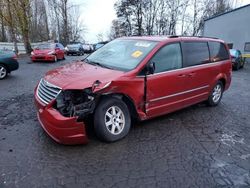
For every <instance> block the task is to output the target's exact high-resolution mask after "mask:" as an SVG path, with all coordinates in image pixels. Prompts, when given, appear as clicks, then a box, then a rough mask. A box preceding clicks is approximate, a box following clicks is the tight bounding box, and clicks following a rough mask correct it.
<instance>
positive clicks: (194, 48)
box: [182, 42, 209, 67]
mask: <svg viewBox="0 0 250 188" xmlns="http://www.w3.org/2000/svg"><path fill="white" fill-rule="evenodd" d="M182 46H183V55H184V60H185V63H184V65H185V67H189V66H194V65H201V64H204V63H209V51H208V45H207V42H184V43H183V45H182Z"/></svg>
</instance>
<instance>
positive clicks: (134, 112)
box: [35, 36, 232, 144]
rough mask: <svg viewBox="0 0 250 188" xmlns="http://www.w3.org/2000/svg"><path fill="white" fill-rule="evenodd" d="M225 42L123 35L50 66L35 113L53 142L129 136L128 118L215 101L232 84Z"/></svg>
mask: <svg viewBox="0 0 250 188" xmlns="http://www.w3.org/2000/svg"><path fill="white" fill-rule="evenodd" d="M231 75H232V63H231V59H230V55H229V50H228V47H227V45H226V44H225V43H224V42H223V41H222V40H219V39H214V38H205V37H179V36H161V37H160V36H159V37H126V38H119V39H116V40H113V41H111V42H110V43H108V44H106V45H105V46H103V47H102V48H100V49H99V50H97V51H96V52H94V53H93V54H91V55H90V56H88V57H87V58H86V59H84V60H82V61H79V62H75V63H72V64H68V65H66V66H63V67H59V68H57V69H54V70H51V71H49V72H48V73H47V74H46V75H45V76H44V78H42V79H41V80H40V82H39V84H38V85H37V87H36V89H35V104H36V106H37V111H38V112H37V115H38V119H39V121H40V123H41V125H42V127H43V129H44V130H45V131H46V132H47V133H48V135H50V136H51V137H52V138H53V139H54V140H55V141H57V142H59V143H63V144H83V143H87V141H88V139H87V135H86V131H85V123H84V122H86V119H88V118H89V117H93V126H94V130H95V132H96V135H97V136H98V137H99V138H100V139H101V140H103V141H107V142H113V141H117V140H119V139H122V138H123V137H125V136H126V135H127V134H128V132H129V129H130V127H131V119H132V118H135V119H138V120H146V119H150V118H154V117H157V116H160V115H163V114H167V113H170V112H173V111H176V110H179V109H182V108H185V107H187V106H190V105H193V104H196V103H199V102H202V101H207V104H208V105H210V106H216V105H217V104H218V103H219V102H220V100H221V98H222V95H223V92H224V91H225V90H227V89H228V88H229V86H230V83H231Z"/></svg>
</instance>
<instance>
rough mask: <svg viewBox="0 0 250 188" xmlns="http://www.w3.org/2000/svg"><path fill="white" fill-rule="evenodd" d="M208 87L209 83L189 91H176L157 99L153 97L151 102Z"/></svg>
mask: <svg viewBox="0 0 250 188" xmlns="http://www.w3.org/2000/svg"><path fill="white" fill-rule="evenodd" d="M208 87H209V85H206V86H202V87H198V88H195V89H191V90H187V91H183V92H179V93H175V94H172V95H167V96H163V97H158V98H155V99H151V100H150V101H149V102H155V101H159V100H163V99H167V98H171V97H175V96H178V95H183V94H186V93H191V92H193V91H198V90H201V89H205V88H208Z"/></svg>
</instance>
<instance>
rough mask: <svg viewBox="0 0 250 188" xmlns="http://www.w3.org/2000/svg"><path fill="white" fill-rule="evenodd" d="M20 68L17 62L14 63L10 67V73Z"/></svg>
mask: <svg viewBox="0 0 250 188" xmlns="http://www.w3.org/2000/svg"><path fill="white" fill-rule="evenodd" d="M18 68H19V63H18V61H17V60H14V61H12V62H11V64H10V65H8V70H9V72H11V71H14V70H17V69H18Z"/></svg>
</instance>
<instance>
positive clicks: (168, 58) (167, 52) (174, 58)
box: [151, 43, 182, 73]
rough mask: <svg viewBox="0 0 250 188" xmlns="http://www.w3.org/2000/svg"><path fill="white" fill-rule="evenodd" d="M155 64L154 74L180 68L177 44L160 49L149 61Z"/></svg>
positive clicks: (179, 53) (179, 52) (180, 61)
mask: <svg viewBox="0 0 250 188" xmlns="http://www.w3.org/2000/svg"><path fill="white" fill-rule="evenodd" d="M151 62H154V63H155V73H159V72H164V71H168V70H174V69H178V68H181V67H182V54H181V47H180V44H179V43H174V44H168V45H166V46H164V47H163V48H161V49H160V50H159V51H158V52H157V53H156V54H155V56H154V57H153V58H152V59H151Z"/></svg>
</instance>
